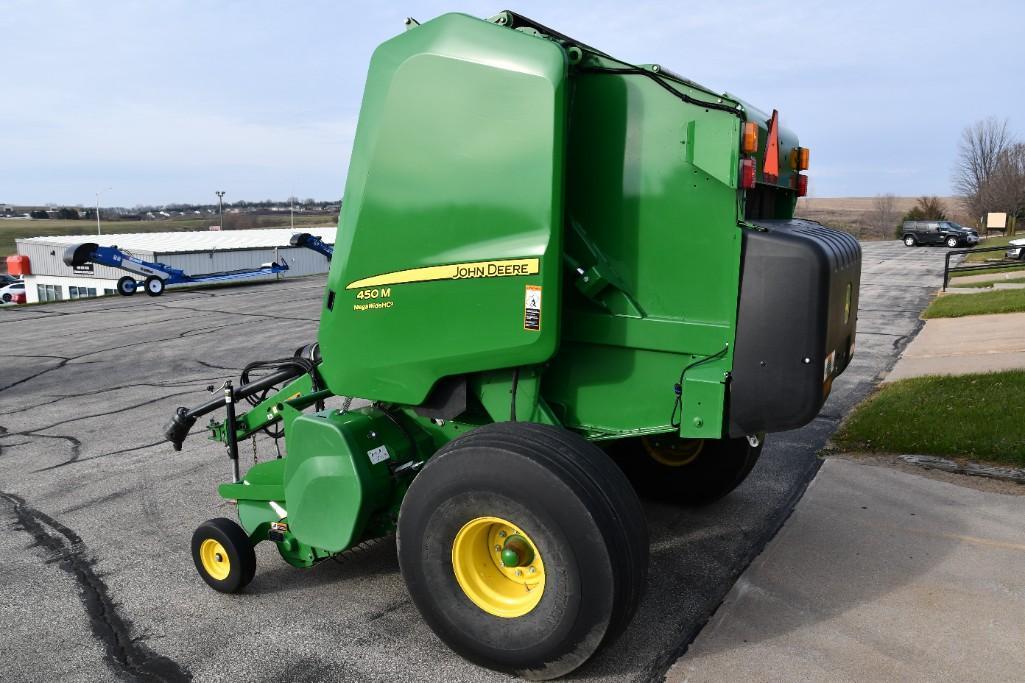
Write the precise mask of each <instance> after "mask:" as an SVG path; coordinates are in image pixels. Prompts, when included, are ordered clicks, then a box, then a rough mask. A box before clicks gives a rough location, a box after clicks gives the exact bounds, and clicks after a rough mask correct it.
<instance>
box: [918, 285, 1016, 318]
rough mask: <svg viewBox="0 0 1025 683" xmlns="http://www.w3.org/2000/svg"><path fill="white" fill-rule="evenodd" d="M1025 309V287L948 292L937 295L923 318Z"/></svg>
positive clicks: (1013, 311)
mask: <svg viewBox="0 0 1025 683" xmlns="http://www.w3.org/2000/svg"><path fill="white" fill-rule="evenodd" d="M1022 311H1025V289H1001V290H995V291H992V292H983V293H981V294H948V295H946V296H941V297H937V298H936V299H934V300H933V302H932V303H931V304H929V308H927V309H925V313H923V314H922V317H923V318H961V317H963V316H966V315H984V314H986V313H1020V312H1022Z"/></svg>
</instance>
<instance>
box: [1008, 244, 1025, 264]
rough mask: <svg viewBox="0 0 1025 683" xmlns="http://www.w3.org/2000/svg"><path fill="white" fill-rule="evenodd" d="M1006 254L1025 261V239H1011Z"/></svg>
mask: <svg viewBox="0 0 1025 683" xmlns="http://www.w3.org/2000/svg"><path fill="white" fill-rule="evenodd" d="M1004 256H1006V257H1007V258H1016V259H1020V260H1022V261H1025V239H1020V240H1011V241H1010V242H1008V243H1007V251H1006V252H1005V253H1004Z"/></svg>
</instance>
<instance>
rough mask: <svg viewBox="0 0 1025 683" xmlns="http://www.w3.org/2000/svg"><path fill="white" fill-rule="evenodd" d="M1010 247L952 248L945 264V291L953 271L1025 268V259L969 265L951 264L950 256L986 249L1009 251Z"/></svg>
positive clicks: (976, 252) (975, 252) (979, 251)
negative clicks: (952, 265)
mask: <svg viewBox="0 0 1025 683" xmlns="http://www.w3.org/2000/svg"><path fill="white" fill-rule="evenodd" d="M1008 249H1010V247H1009V246H1007V245H1004V246H1002V247H982V248H979V247H976V248H974V249H951V250H950V251H948V252H947V257H946V259H945V262H944V264H943V291H944V292H945V291H947V285H948V284H949V283H950V274H951V273H964V272H968V271H972V270H995V269H997V268H1025V260H1018V261H1012V260H1010V259H1004V260H1003V261H996V262H993V263H976V264H972V265H968V266H954V267H953V268H952V267H951V266H950V257H951V256H957V255H958V254H979V253H982V252H986V251H1007V250H1008Z"/></svg>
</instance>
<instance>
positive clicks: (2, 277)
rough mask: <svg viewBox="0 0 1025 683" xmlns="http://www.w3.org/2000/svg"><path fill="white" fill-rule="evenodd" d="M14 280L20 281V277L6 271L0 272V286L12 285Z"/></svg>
mask: <svg viewBox="0 0 1025 683" xmlns="http://www.w3.org/2000/svg"><path fill="white" fill-rule="evenodd" d="M15 282H21V278H18V277H14V276H13V275H8V274H7V273H0V287H6V286H7V285H12V284H14V283H15Z"/></svg>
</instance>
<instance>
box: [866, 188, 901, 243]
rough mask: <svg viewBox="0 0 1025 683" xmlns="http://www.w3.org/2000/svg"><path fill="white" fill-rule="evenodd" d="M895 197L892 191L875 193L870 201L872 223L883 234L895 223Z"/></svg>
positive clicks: (896, 215) (887, 233)
mask: <svg viewBox="0 0 1025 683" xmlns="http://www.w3.org/2000/svg"><path fill="white" fill-rule="evenodd" d="M899 215H900V214H899V212H898V211H897V197H895V196H894V195H893V194H892V193H887V194H880V195H876V198H875V201H874V202H872V224H873V226H874V227H875V228H876V229H877V230H879V232H880V233H882V234H884V235H889V234H890V233H891V232H892V231H893V229H894V226H895V225H896V224H897V217H898V216H899Z"/></svg>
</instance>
